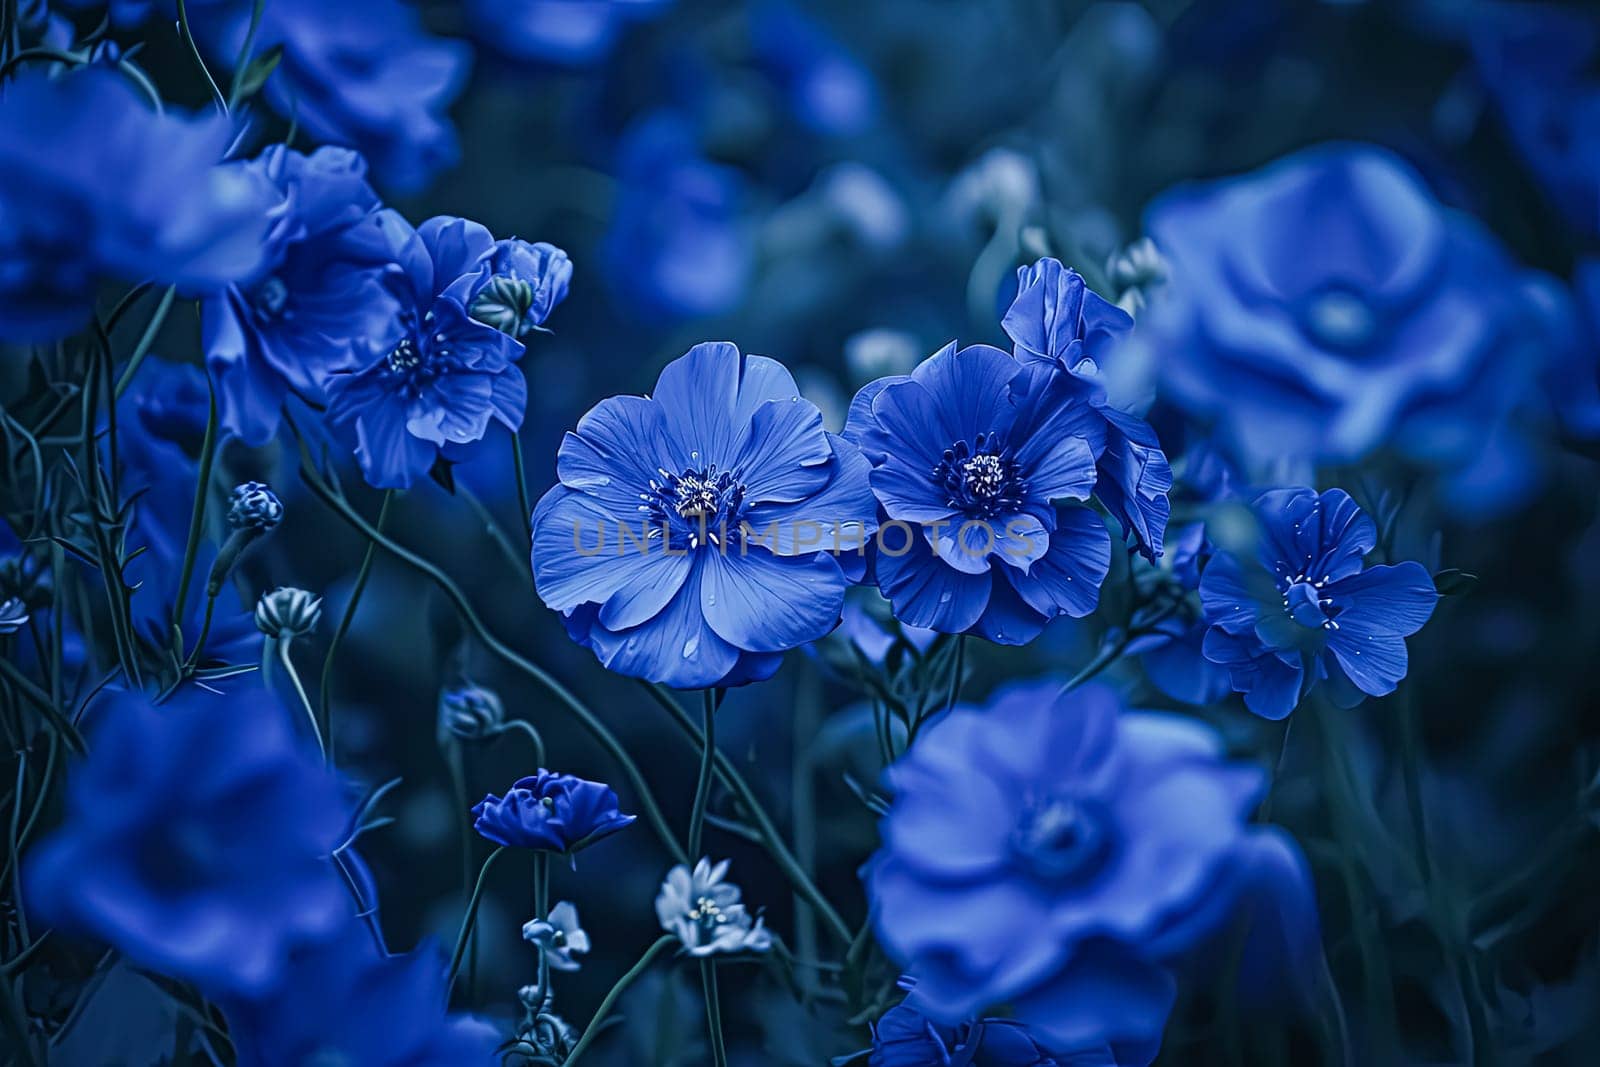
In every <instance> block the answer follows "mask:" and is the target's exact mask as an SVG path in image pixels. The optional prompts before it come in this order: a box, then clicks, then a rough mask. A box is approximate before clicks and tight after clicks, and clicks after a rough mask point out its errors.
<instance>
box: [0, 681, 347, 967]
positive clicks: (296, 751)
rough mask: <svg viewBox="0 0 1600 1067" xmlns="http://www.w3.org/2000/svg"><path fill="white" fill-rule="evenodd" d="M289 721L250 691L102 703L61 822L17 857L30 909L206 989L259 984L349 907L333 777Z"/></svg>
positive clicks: (341, 806)
mask: <svg viewBox="0 0 1600 1067" xmlns="http://www.w3.org/2000/svg"><path fill="white" fill-rule="evenodd" d="M290 721H291V720H290V716H289V712H288V711H287V710H285V709H284V708H283V707H282V706H281V705H280V704H279V703H278V702H277V700H276V699H275V698H274V697H272V696H271V694H270V693H268V692H267V691H265V690H263V689H260V688H251V689H247V690H244V691H241V692H236V693H234V694H232V695H231V696H229V697H228V698H226V699H224V698H221V697H218V696H215V695H213V694H211V693H207V692H205V691H204V690H202V689H199V688H197V687H192V686H189V687H185V688H183V689H180V690H179V691H178V692H177V693H176V694H175V695H174V696H172V697H171V699H169V700H168V701H167V702H166V703H164V704H162V705H161V706H160V707H156V706H154V705H152V704H151V703H150V701H149V700H148V699H147V698H145V697H144V696H142V695H140V694H136V693H123V694H118V695H115V696H112V697H110V698H109V699H106V700H104V701H103V703H102V704H100V705H98V706H97V709H96V714H95V717H94V724H93V728H92V730H91V732H90V735H89V741H90V744H89V756H88V758H87V759H86V760H85V761H84V762H83V763H81V764H80V765H79V766H77V767H76V769H74V770H73V771H72V773H71V775H70V777H69V779H68V786H67V811H66V818H65V820H64V822H63V823H62V825H61V827H60V828H59V829H58V830H57V831H56V832H55V833H54V834H52V835H51V836H50V837H49V838H47V839H46V840H44V841H42V842H40V843H39V845H38V846H37V847H35V848H34V849H33V850H32V851H31V852H30V853H29V854H28V855H27V857H26V858H25V861H24V864H23V877H24V882H23V885H24V889H25V891H26V893H27V902H28V909H29V912H30V913H31V914H32V915H33V916H34V917H35V919H36V921H42V922H43V923H48V924H50V925H54V926H59V927H61V928H62V929H63V930H67V931H71V932H74V933H78V934H83V935H86V936H89V937H94V938H97V939H99V940H102V941H105V942H107V943H109V944H111V945H113V946H114V947H115V948H116V949H117V950H118V951H119V952H121V953H122V954H123V955H125V956H127V957H128V958H129V959H130V960H132V961H133V962H134V963H136V964H138V965H139V966H142V967H148V968H151V969H152V970H155V971H158V972H160V973H163V974H170V975H174V976H176V977H179V978H185V979H189V980H192V981H194V982H195V983H197V984H198V985H200V986H201V988H203V989H205V990H207V991H217V992H219V993H227V994H250V995H254V994H258V993H260V992H262V991H263V990H266V989H268V988H270V987H272V986H273V985H274V984H275V983H276V982H277V981H278V980H279V978H280V977H281V975H282V973H283V970H284V967H285V966H286V963H287V959H288V954H289V952H290V950H291V949H292V948H293V947H294V946H295V945H296V944H297V943H300V942H302V941H304V940H306V939H308V938H315V937H321V936H324V935H326V934H328V933H330V932H331V931H333V930H334V929H336V928H337V927H338V926H339V924H340V923H342V922H347V921H349V918H350V916H351V915H352V914H353V911H354V908H353V905H352V902H351V900H350V897H349V895H348V894H347V892H346V890H345V888H344V885H343V883H342V882H341V880H340V878H339V876H338V874H337V873H336V872H335V870H334V867H333V864H332V863H331V862H330V860H329V855H330V853H331V850H332V849H333V847H334V846H335V845H336V844H338V843H339V841H340V840H341V837H342V835H343V833H344V830H345V823H346V819H347V817H348V813H347V806H346V804H345V802H344V800H343V797H342V790H341V787H340V784H339V782H338V780H337V779H336V778H335V777H334V776H333V775H331V774H330V773H329V772H328V771H327V770H325V769H324V767H323V766H322V763H321V762H320V761H319V760H317V759H316V757H315V756H313V755H311V754H309V753H307V751H306V750H305V749H304V747H303V746H302V745H301V744H300V743H299V742H298V741H297V740H296V738H295V735H294V732H293V730H292V729H291V727H290Z"/></svg>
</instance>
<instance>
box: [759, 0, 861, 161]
mask: <svg viewBox="0 0 1600 1067" xmlns="http://www.w3.org/2000/svg"><path fill="white" fill-rule="evenodd" d="M750 20H751V22H750V43H751V48H752V51H753V52H754V53H755V58H756V61H757V62H758V63H760V64H761V66H762V67H764V68H765V69H766V70H767V72H768V74H769V76H770V77H771V78H772V79H773V81H775V82H776V83H777V84H778V86H779V88H780V89H782V91H783V93H784V95H785V97H787V99H788V104H789V108H790V110H791V111H792V112H793V113H794V115H795V117H796V118H797V119H798V120H799V121H800V123H801V124H802V125H804V126H805V127H807V128H808V129H810V130H813V131H815V132H816V133H820V134H824V135H826V136H833V137H848V136H852V135H854V134H859V133H861V132H863V131H864V130H865V129H866V128H867V127H869V126H870V125H871V124H872V122H873V121H874V120H875V119H876V118H877V113H878V87H877V85H876V84H875V83H874V82H873V80H872V75H871V74H869V73H868V71H867V69H866V68H865V67H864V66H863V65H862V64H861V61H860V60H859V59H857V58H856V57H855V56H853V55H851V54H850V52H849V51H848V50H847V49H846V48H845V47H844V46H843V45H841V44H840V43H839V42H838V41H836V40H834V39H833V38H832V37H831V36H830V35H829V34H828V33H827V31H826V30H824V29H823V28H822V27H821V26H819V25H818V24H817V23H815V22H813V21H812V20H811V19H810V18H809V17H808V16H807V15H806V14H805V13H804V12H803V11H802V10H800V9H799V8H798V7H796V6H793V5H791V4H788V3H783V2H781V0H764V2H763V3H759V4H754V5H752V10H751V13H750Z"/></svg>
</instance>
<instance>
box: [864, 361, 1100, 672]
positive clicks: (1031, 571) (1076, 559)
mask: <svg viewBox="0 0 1600 1067" xmlns="http://www.w3.org/2000/svg"><path fill="white" fill-rule="evenodd" d="M1083 394H1084V390H1083V387H1082V385H1081V383H1079V382H1078V380H1077V379H1076V378H1074V377H1072V376H1071V375H1064V374H1057V373H1055V372H1054V371H1053V370H1051V369H1050V368H1043V369H1038V368H1033V367H1030V366H1028V365H1025V364H1023V363H1021V362H1019V361H1018V360H1016V359H1013V358H1012V357H1011V356H1010V355H1008V354H1007V353H1005V352H1002V351H1001V350H1000V349H998V348H992V347H990V346H988V345H973V346H971V347H968V348H963V349H959V350H958V349H957V348H956V346H955V343H954V342H952V343H951V344H949V345H946V346H945V347H944V348H943V349H940V350H939V351H938V352H936V353H935V354H934V355H933V356H931V357H929V358H928V359H927V360H925V361H924V362H923V363H922V364H921V365H920V366H918V367H917V368H916V369H915V370H914V371H912V372H911V374H909V375H904V376H896V377H889V378H880V379H878V380H877V381H874V382H871V383H868V384H867V385H866V386H865V387H863V388H862V390H861V391H860V392H859V393H857V394H856V397H855V400H854V401H853V402H852V403H851V405H850V416H849V419H848V421H847V422H846V424H845V437H846V438H848V439H849V440H851V441H853V442H854V443H856V444H857V445H859V446H860V448H861V451H862V454H863V455H864V456H865V457H866V458H867V461H868V462H869V463H870V464H871V466H872V473H871V482H872V491H873V493H874V494H876V498H877V501H878V503H879V505H880V506H881V508H882V510H883V528H882V530H881V531H880V533H879V535H878V538H877V542H876V549H875V551H874V553H873V567H874V571H875V576H876V578H877V582H878V586H879V588H880V589H881V590H882V591H883V594H884V596H886V597H887V598H888V599H889V600H890V602H891V603H893V605H894V612H895V617H896V618H898V619H899V620H900V621H901V622H902V623H904V624H907V625H910V626H919V627H925V628H928V629H932V630H938V631H940V632H943V633H968V632H970V633H976V634H981V635H982V636H984V637H987V638H988V639H990V640H992V641H996V642H1000V643H1002V644H1023V643H1026V642H1028V641H1031V640H1032V639H1033V638H1034V637H1036V636H1037V635H1038V633H1039V631H1040V630H1041V629H1043V627H1044V625H1045V623H1047V622H1048V621H1050V620H1051V619H1053V618H1056V617H1057V616H1061V615H1070V616H1074V617H1078V616H1083V615H1087V614H1088V613H1089V612H1091V611H1093V610H1094V608H1095V605H1096V604H1097V603H1098V602H1099V595H1100V583H1101V582H1102V581H1103V580H1104V578H1105V575H1106V571H1107V570H1108V568H1109V567H1110V562H1111V538H1110V535H1109V534H1108V533H1107V531H1106V528H1105V524H1104V523H1103V522H1101V520H1100V517H1099V516H1098V515H1096V514H1095V513H1094V512H1093V511H1091V510H1090V509H1088V508H1086V507H1082V506H1080V505H1077V504H1075V503H1074V502H1081V501H1084V500H1087V499H1088V497H1089V495H1090V494H1091V493H1092V492H1093V491H1094V487H1095V482H1096V479H1097V477H1098V475H1097V472H1096V463H1095V452H1096V450H1095V444H1094V442H1095V440H1096V439H1097V435H1098V434H1099V427H1100V425H1101V422H1102V420H1101V419H1100V416H1099V415H1098V414H1097V412H1096V410H1095V409H1094V408H1093V407H1092V406H1091V405H1090V404H1089V403H1088V401H1087V400H1086V399H1085V398H1084V395H1083ZM1098 439H1099V440H1102V441H1103V435H1099V437H1098Z"/></svg>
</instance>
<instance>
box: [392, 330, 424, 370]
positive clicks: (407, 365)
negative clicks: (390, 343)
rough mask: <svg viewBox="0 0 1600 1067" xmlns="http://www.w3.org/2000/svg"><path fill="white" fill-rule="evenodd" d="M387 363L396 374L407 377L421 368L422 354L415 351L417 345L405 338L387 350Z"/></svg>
mask: <svg viewBox="0 0 1600 1067" xmlns="http://www.w3.org/2000/svg"><path fill="white" fill-rule="evenodd" d="M388 363H389V369H390V370H392V371H394V372H395V373H396V374H405V375H409V374H410V373H411V372H412V371H414V370H416V369H417V368H418V367H420V366H422V353H421V352H419V351H417V343H416V342H415V341H413V340H412V339H411V338H409V337H407V338H405V339H404V340H402V341H401V342H400V343H399V344H397V345H395V346H394V347H393V348H391V349H390V350H389V355H388Z"/></svg>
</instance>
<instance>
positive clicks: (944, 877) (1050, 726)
mask: <svg viewBox="0 0 1600 1067" xmlns="http://www.w3.org/2000/svg"><path fill="white" fill-rule="evenodd" d="M886 782H887V785H888V786H889V788H890V789H891V790H892V792H893V795H894V798H895V799H894V802H893V805H892V807H891V808H890V810H889V812H888V814H887V815H886V816H885V817H884V819H883V821H882V823H881V826H880V829H881V833H882V838H883V846H882V848H881V849H880V850H879V851H878V853H877V854H876V855H875V856H874V858H873V859H872V861H871V862H870V863H869V864H868V866H867V868H866V869H865V871H864V874H863V876H864V877H865V879H866V882H867V889H868V896H869V899H870V902H871V906H872V915H873V917H874V919H873V922H874V926H875V929H876V931H877V934H878V940H879V943H880V944H881V945H882V946H883V947H884V950H885V951H886V952H887V953H888V954H889V956H890V958H891V959H892V960H893V961H894V962H896V963H897V964H899V965H900V966H902V967H903V968H904V969H905V970H906V972H907V974H908V975H909V976H910V977H911V978H912V979H914V980H915V982H916V986H915V988H914V989H913V990H912V991H911V994H910V996H909V997H908V998H907V1003H908V1004H910V1005H911V1007H912V1008H913V1009H914V1010H915V1011H916V1012H918V1013H920V1014H922V1015H925V1016H927V1017H928V1018H929V1019H931V1020H933V1021H934V1022H936V1023H938V1024H941V1025H943V1026H947V1027H956V1026H960V1025H961V1024H962V1023H964V1022H965V1021H967V1020H969V1019H971V1018H973V1017H975V1016H978V1015H979V1014H980V1013H981V1012H983V1011H984V1010H985V1009H987V1008H990V1007H992V1006H995V1005H1001V1004H1005V1005H1009V1006H1010V1008H1011V1009H1012V1010H1011V1012H1010V1015H1011V1016H1012V1017H1013V1018H1014V1019H1015V1020H1016V1022H1017V1023H1019V1024H1021V1025H1022V1026H1025V1027H1027V1029H1028V1031H1029V1032H1030V1033H1031V1034H1032V1035H1033V1036H1034V1038H1035V1039H1036V1040H1037V1041H1039V1042H1040V1043H1042V1044H1044V1045H1046V1046H1047V1047H1051V1048H1060V1049H1091V1050H1092V1049H1097V1048H1102V1047H1104V1048H1108V1049H1110V1050H1111V1051H1112V1052H1113V1053H1114V1054H1115V1056H1116V1057H1117V1058H1116V1062H1118V1063H1136V1064H1144V1063H1148V1062H1149V1061H1150V1059H1151V1058H1153V1056H1154V1054H1155V1051H1156V1048H1157V1046H1158V1045H1159V1042H1160V1037H1161V1031H1162V1028H1163V1026H1164V1024H1165V1022H1166V1018H1167V1013H1168V1011H1169V1009H1170V1008H1171V1005H1172V1000H1173V995H1174V988H1175V979H1174V976H1173V973H1172V970H1171V968H1172V967H1174V966H1176V965H1177V963H1178V962H1180V961H1181V960H1182V959H1184V958H1186V957H1188V956H1189V955H1190V954H1191V953H1193V952H1196V951H1199V950H1201V949H1202V948H1206V947H1209V946H1210V945H1211V944H1212V943H1213V939H1214V938H1216V937H1218V936H1223V935H1225V933H1226V934H1231V933H1232V932H1234V931H1236V930H1243V929H1244V926H1243V925H1242V924H1246V923H1247V924H1248V930H1247V932H1248V938H1247V940H1246V942H1245V951H1244V954H1243V957H1242V960H1243V969H1242V971H1241V982H1242V983H1243V984H1244V986H1245V987H1248V988H1250V989H1251V990H1254V989H1256V988H1258V987H1260V986H1263V985H1268V984H1270V983H1272V982H1275V981H1279V980H1282V979H1283V978H1285V977H1292V976H1293V973H1294V971H1293V965H1294V964H1303V963H1304V962H1305V960H1304V958H1303V956H1302V953H1304V952H1306V951H1308V950H1309V949H1310V948H1311V947H1313V946H1315V944H1316V909H1315V904H1314V902H1313V900H1312V898H1311V890H1310V876H1309V872H1308V871H1307V869H1306V866H1305V862H1304V860H1303V858H1302V857H1301V856H1300V853H1299V851H1298V849H1296V848H1295V846H1294V844H1293V842H1292V841H1290V840H1289V839H1288V838H1287V836H1285V835H1283V834H1282V833H1280V832H1279V831H1277V830H1275V829H1272V828H1269V827H1265V826H1252V825H1251V823H1250V813H1251V811H1252V810H1253V809H1254V808H1255V806H1256V804H1257V803H1258V802H1259V801H1260V799H1261V797H1262V794H1263V791H1264V787H1265V776H1264V774H1263V773H1262V772H1261V770H1260V769H1259V768H1256V767H1254V766H1249V765H1243V764H1237V763H1230V762H1227V761H1226V760H1225V759H1224V758H1223V749H1222V742H1221V738H1220V737H1218V735H1217V734H1216V733H1215V732H1214V731H1213V730H1211V729H1210V728H1209V727H1207V726H1205V725H1202V724H1201V723H1198V722H1196V721H1194V720H1190V719H1185V718H1181V717H1178V716H1175V715H1167V714H1157V713H1139V712H1122V710H1121V707H1120V703H1119V701H1118V699H1117V697H1116V696H1115V694H1114V693H1113V692H1112V691H1111V690H1109V689H1106V688H1103V687H1098V686H1091V687H1087V688H1083V689H1079V690H1075V691H1073V692H1069V693H1063V692H1061V691H1060V686H1059V683H1055V682H1051V681H1042V682H1036V683H1029V684H1025V685H1019V686H1014V687H1011V688H1008V689H1006V690H1004V691H1002V693H1001V694H1000V695H998V696H997V697H996V698H995V699H993V700H991V701H990V703H989V704H988V706H987V707H983V708H978V707H971V706H966V705H961V706H958V707H956V708H955V709H954V710H953V711H952V712H950V713H949V714H947V715H945V716H942V717H941V718H939V719H937V720H935V721H934V722H933V723H931V724H930V725H929V726H927V727H925V728H924V731H923V733H922V734H921V735H920V736H919V737H918V739H917V743H916V744H915V745H913V746H912V747H911V750H910V752H909V753H908V754H907V755H906V756H905V757H904V758H903V759H902V760H901V761H900V762H899V763H897V764H895V765H894V766H893V767H891V768H890V769H889V771H888V772H887V773H886ZM1246 904H1248V910H1245V907H1244V905H1246ZM1285 965H1286V966H1287V967H1288V968H1289V969H1288V972H1287V974H1281V973H1279V972H1278V971H1277V970H1275V969H1274V968H1275V967H1278V966H1285ZM933 1062H935V1063H937V1062H938V1061H937V1060H934V1061H933Z"/></svg>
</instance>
